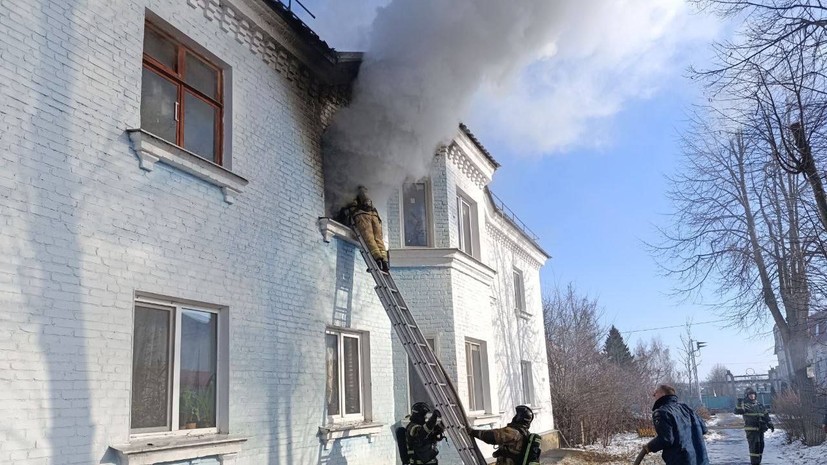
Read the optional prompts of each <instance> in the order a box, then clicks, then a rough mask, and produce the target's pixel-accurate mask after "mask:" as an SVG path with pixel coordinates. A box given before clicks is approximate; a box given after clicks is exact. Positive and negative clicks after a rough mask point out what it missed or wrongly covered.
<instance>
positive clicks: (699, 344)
mask: <svg viewBox="0 0 827 465" xmlns="http://www.w3.org/2000/svg"><path fill="white" fill-rule="evenodd" d="M693 342H694V343H695V344H694V345H693V344H692V343H693ZM689 347H690V350H691V351H692V353H691V354H690V355H691V356H692V370H693V371H694V372H695V389H696V390H697V391H698V402H699V404H698V405H703V404H704V399H703V396H702V395H701V382H700V380H699V379H698V362H697V359H696V358H695V353H696V352H698V353H700V352H701V347H706V342H699V341H693V340H692V339H690V340H689ZM690 382H691V380H690Z"/></svg>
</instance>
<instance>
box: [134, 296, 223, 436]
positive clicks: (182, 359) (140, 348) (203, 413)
mask: <svg viewBox="0 0 827 465" xmlns="http://www.w3.org/2000/svg"><path fill="white" fill-rule="evenodd" d="M223 311H226V310H223ZM221 312H222V310H221V309H220V308H219V307H214V308H212V307H202V306H196V305H188V304H185V303H176V302H174V301H162V300H158V299H146V300H144V299H140V300H137V301H136V302H135V313H134V325H133V339H132V341H133V342H132V400H131V416H130V426H131V430H132V432H133V433H143V432H162V431H176V430H185V429H204V428H217V427H218V421H219V417H220V415H222V413H223V412H222V410H224V409H222V408H221V407H222V406H221V405H219V390H220V389H221V388H222V386H223V385H226V383H224V382H222V381H224V380H223V379H222V378H224V377H226V376H227V374H226V373H224V371H225V370H222V369H221V367H220V366H219V363H218V356H219V352H220V351H221V350H224V349H225V348H224V347H222V346H223V345H224V344H223V343H222V342H223V341H221V337H220V325H221V323H220V318H219V317H220V314H221Z"/></svg>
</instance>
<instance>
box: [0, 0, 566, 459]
mask: <svg viewBox="0 0 827 465" xmlns="http://www.w3.org/2000/svg"><path fill="white" fill-rule="evenodd" d="M0 42H2V48H0V50H2V56H3V63H2V65H0V70H2V73H3V74H2V79H3V83H4V84H3V86H2V87H0V160H2V163H3V170H0V221H2V223H0V224H2V228H0V254H2V256H3V257H4V260H3V261H2V263H0V302H2V306H3V308H4V311H3V312H0V418H3V421H0V462H2V463H4V464H10V465H23V464H26V465H34V464H67V465H69V464H83V465H88V464H92V463H95V464H97V463H101V464H132V465H134V464H154V463H164V464H176V465H183V464H187V465H194V464H199V465H212V464H230V463H236V464H245V465H248V464H249V465H253V464H263V463H268V464H290V465H293V464H297V465H310V464H330V465H335V464H345V463H347V464H349V465H358V464H371V465H373V464H390V463H397V462H398V458H397V452H396V444H395V442H394V439H393V434H392V430H393V428H394V426H395V425H397V424H398V422H399V420H400V419H401V418H402V417H403V416H404V415H405V414H406V413H407V410H408V409H409V406H410V404H411V402H412V401H413V400H414V399H419V398H421V395H422V394H421V389H420V387H419V386H418V383H417V381H416V379H415V376H410V373H409V368H408V364H407V360H406V357H405V355H404V352H403V351H402V349H401V347H400V345H399V344H398V343H397V342H396V341H395V340H394V337H395V336H394V335H393V331H392V328H391V325H390V323H389V321H388V319H387V316H386V315H385V311H384V309H383V308H382V306H381V304H380V302H379V300H378V298H377V297H376V295H375V292H374V290H373V285H374V283H373V282H372V281H371V279H370V276H369V275H368V274H366V273H365V272H364V264H363V263H361V257H360V256H359V254H358V253H357V250H356V248H355V246H354V245H353V243H352V242H351V239H350V237H349V235H348V232H347V231H346V230H344V229H343V228H341V226H340V225H337V224H335V223H334V222H331V221H329V220H327V219H326V218H324V217H325V216H327V215H326V213H325V211H324V210H325V207H324V205H325V202H324V176H323V171H322V162H321V158H322V157H321V143H320V141H321V136H322V134H323V132H324V130H325V127H326V126H327V124H328V123H329V121H330V119H331V117H332V115H333V114H334V113H335V111H336V109H337V108H339V107H341V106H342V105H343V104H344V103H345V102H346V101H347V98H348V89H349V87H350V84H351V83H352V81H353V79H354V78H355V75H356V72H357V69H358V65H359V55H358V54H346V53H337V52H336V51H334V50H332V49H331V48H330V47H328V46H327V45H326V44H325V43H324V42H323V41H322V40H321V39H319V38H318V37H317V36H316V35H315V34H314V33H313V32H312V31H311V30H310V29H309V28H307V26H306V25H304V24H303V23H302V22H301V21H299V20H298V19H297V18H296V17H295V16H294V15H293V14H292V13H291V12H290V11H288V10H287V8H286V7H285V6H284V5H283V4H281V3H279V2H276V1H271V0H187V1H183V0H180V1H171V0H112V1H108V2H90V3H83V2H55V1H50V2H34V3H30V2H4V3H2V5H0ZM496 167H497V164H496V162H495V161H494V159H493V158H492V157H491V156H490V155H489V154H488V153H487V152H486V151H485V149H484V148H483V147H482V146H481V145H480V144H479V143H478V141H477V140H476V139H475V138H474V137H473V135H471V133H470V132H469V131H468V130H467V128H464V127H461V128H459V129H458V132H457V135H456V138H455V140H454V142H453V143H452V144H451V145H450V146H449V147H447V148H446V149H445V150H443V151H441V152H440V153H438V154H436V156H435V158H434V163H433V169H432V174H431V176H430V177H429V178H428V179H425V180H420V181H419V182H414V183H412V184H410V185H405V186H400V191H399V194H398V195H397V196H396V197H394V198H393V199H392V200H391V202H390V204H389V205H388V208H387V211H386V212H384V211H383V213H384V215H383V216H384V220H385V225H386V227H387V229H388V241H389V246H390V248H391V266H392V272H393V274H394V276H395V277H396V279H397V281H398V283H399V285H400V287H401V288H402V290H403V292H405V298H406V300H407V301H408V302H409V303H410V304H411V306H412V309H413V311H414V312H415V314H416V316H417V318H418V321H420V323H421V325H422V327H423V329H424V330H425V332H426V335H427V336H428V337H429V338H430V339H431V340H432V341H433V344H434V347H435V350H436V351H437V353H438V355H439V357H440V358H441V360H442V361H443V362H444V364H445V366H446V368H447V370H448V371H449V372H450V374H451V375H452V376H456V380H455V381H456V382H457V386H458V389H459V391H460V395H461V396H464V400H465V402H466V408H467V410H468V411H469V414H470V415H471V416H472V417H473V419H474V420H473V421H474V423H475V424H477V425H492V426H501V425H504V424H505V423H506V422H507V421H508V419H509V418H510V417H511V415H512V413H513V407H514V406H515V405H517V404H520V403H530V404H531V405H532V407H533V408H534V409H535V410H536V412H537V420H536V422H535V425H534V427H533V428H532V429H533V430H534V431H537V432H544V433H549V435H550V436H553V434H551V433H552V430H553V422H552V412H551V405H550V395H549V385H548V374H547V362H546V358H545V345H544V344H545V338H544V334H543V325H542V315H541V303H540V281H539V268H540V267H541V266H542V264H543V263H544V262H545V260H546V259H547V258H548V255H547V254H546V253H545V252H543V250H542V249H541V248H540V247H539V246H538V244H537V239H536V238H534V237H532V236H531V234H530V233H529V232H528V231H527V229H526V228H524V227H522V226H521V225H520V224H519V222H518V221H516V220H515V219H514V218H513V217H512V216H510V215H509V214H507V210H506V209H505V208H504V207H503V206H502V205H500V204H499V203H497V202H496V201H495V199H494V197H493V196H492V195H491V194H490V193H489V192H488V190H487V189H486V186H487V184H488V183H489V182H490V181H491V177H492V175H493V173H494V170H495V169H496ZM320 218H321V219H320ZM442 450H443V457H445V460H444V463H452V461H451V460H452V459H451V455H452V454H451V452H450V446H449V445H443V446H442ZM490 452H491V450H490V449H486V453H487V454H488V455H489V456H490Z"/></svg>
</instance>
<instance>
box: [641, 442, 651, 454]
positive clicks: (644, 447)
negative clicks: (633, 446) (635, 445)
mask: <svg viewBox="0 0 827 465" xmlns="http://www.w3.org/2000/svg"><path fill="white" fill-rule="evenodd" d="M640 450H642V451H643V453H644V454H648V453H649V444H644V445H643V447H641V449H640Z"/></svg>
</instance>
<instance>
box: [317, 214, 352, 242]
mask: <svg viewBox="0 0 827 465" xmlns="http://www.w3.org/2000/svg"><path fill="white" fill-rule="evenodd" d="M319 232H321V233H322V239H323V240H324V241H325V242H330V241H331V240H332V239H333V238H334V237H337V238H339V239H341V240H343V241H345V242H350V243H351V244H354V245H359V243H358V242H356V236H354V235H353V231H352V230H351V229H350V228H348V227H347V226H345V225H343V224H342V223H339V222H338V221H336V220H334V219H333V218H328V217H325V216H322V217H319Z"/></svg>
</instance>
